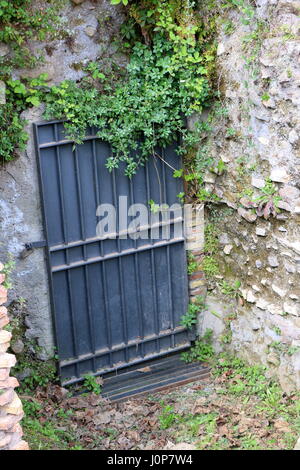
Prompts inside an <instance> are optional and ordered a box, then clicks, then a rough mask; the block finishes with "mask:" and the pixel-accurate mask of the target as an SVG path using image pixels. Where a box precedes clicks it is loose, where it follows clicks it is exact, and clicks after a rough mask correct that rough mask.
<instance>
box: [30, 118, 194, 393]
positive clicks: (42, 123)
mask: <svg viewBox="0 0 300 470" xmlns="http://www.w3.org/2000/svg"><path fill="white" fill-rule="evenodd" d="M64 122H66V121H65V120H49V121H38V122H34V123H32V125H33V138H34V146H35V153H36V160H37V170H38V182H39V195H40V203H41V216H42V219H43V221H42V226H43V232H44V239H45V244H43V246H42V247H43V248H44V249H45V255H46V256H45V262H46V267H47V277H48V284H49V293H48V295H49V300H50V309H51V314H50V317H51V320H52V334H53V342H54V348H55V353H56V354H58V353H59V350H58V328H57V322H56V315H55V311H56V309H55V303H54V287H53V277H52V266H51V261H50V259H51V253H50V244H49V238H48V224H47V219H46V210H45V199H44V194H43V177H42V166H41V153H40V144H39V137H38V129H39V128H40V127H42V126H46V125H51V124H61V123H64ZM89 137H90V139H89V138H88V139H84V141H86V140H92V139H97V138H98V139H100V138H99V137H98V136H97V135H95V136H89ZM68 140H69V139H68ZM100 140H101V139H100ZM177 141H178V143H180V141H181V139H180V138H178V139H177ZM71 142H73V141H72V140H71V139H70V143H71ZM183 224H184V220H183ZM186 243H187V239H186V238H185V237H184V240H183V244H184V247H185V246H186ZM185 252H186V253H187V250H186V248H185ZM185 266H186V267H187V258H186V257H185ZM186 276H187V288H188V296H187V297H188V301H190V300H191V298H192V296H191V293H190V280H189V276H188V275H187V273H186ZM198 295H199V294H198ZM186 333H187V339H188V340H189V341H190V342H191V343H192V342H193V341H194V340H195V339H196V336H197V334H196V326H194V327H192V328H190V329H186ZM190 346H191V345H190ZM190 346H183V347H180V346H179V347H176V348H173V349H172V350H170V351H168V352H165V353H162V354H161V355H157V354H153V355H150V356H148V357H147V358H141V359H136V360H133V361H132V362H130V363H127V364H122V365H120V366H119V367H117V368H116V367H113V368H109V369H106V370H105V371H104V372H103V371H102V372H93V373H92V374H91V375H93V376H94V377H97V376H103V375H107V374H109V375H111V374H112V373H114V372H115V373H116V374H118V371H120V370H122V369H129V368H131V367H132V366H135V365H137V364H140V363H147V362H148V361H152V360H155V359H156V358H159V357H167V356H170V355H172V354H176V353H178V352H179V351H184V350H186V349H189V348H190ZM61 362H62V361H61V360H60V359H59V358H58V359H55V364H56V369H57V373H58V378H59V382H60V384H61V385H63V386H66V385H71V384H76V383H79V382H82V381H83V380H84V377H77V378H73V379H70V380H63V378H62V374H61V369H62V367H61Z"/></svg>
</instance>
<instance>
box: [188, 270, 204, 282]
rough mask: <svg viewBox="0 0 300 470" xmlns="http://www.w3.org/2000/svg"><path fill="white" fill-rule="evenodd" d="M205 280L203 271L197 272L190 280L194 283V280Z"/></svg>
mask: <svg viewBox="0 0 300 470" xmlns="http://www.w3.org/2000/svg"><path fill="white" fill-rule="evenodd" d="M203 278H204V272H203V271H197V272H195V273H193V274H191V275H190V276H189V279H190V280H191V281H192V280H194V279H203Z"/></svg>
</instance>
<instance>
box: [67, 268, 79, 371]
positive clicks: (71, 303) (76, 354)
mask: <svg viewBox="0 0 300 470" xmlns="http://www.w3.org/2000/svg"><path fill="white" fill-rule="evenodd" d="M67 280H68V295H69V303H70V312H71V327H72V336H73V347H74V352H75V357H76V359H78V343H77V332H76V322H75V316H74V299H73V293H72V282H71V273H70V270H69V269H68V270H67ZM75 370H76V376H77V377H79V374H78V363H76V364H75Z"/></svg>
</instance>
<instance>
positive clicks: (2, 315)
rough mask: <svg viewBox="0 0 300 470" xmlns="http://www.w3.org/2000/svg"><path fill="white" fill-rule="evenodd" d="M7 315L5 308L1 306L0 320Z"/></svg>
mask: <svg viewBox="0 0 300 470" xmlns="http://www.w3.org/2000/svg"><path fill="white" fill-rule="evenodd" d="M6 315H7V308H6V307H4V306H2V307H0V318H2V317H5V316H6Z"/></svg>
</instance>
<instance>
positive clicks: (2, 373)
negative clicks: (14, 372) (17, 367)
mask: <svg viewBox="0 0 300 470" xmlns="http://www.w3.org/2000/svg"><path fill="white" fill-rule="evenodd" d="M8 376H9V369H8V368H5V369H0V380H6V379H7V378H8Z"/></svg>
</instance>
